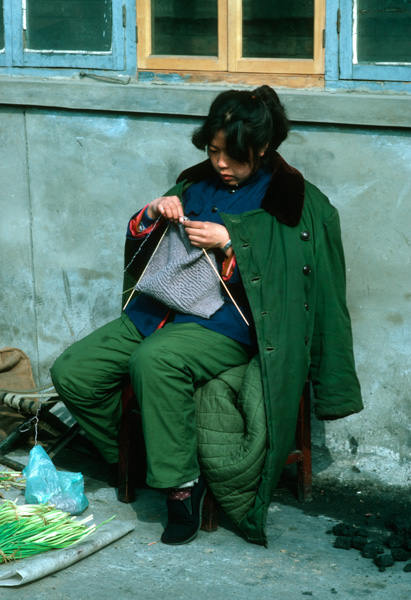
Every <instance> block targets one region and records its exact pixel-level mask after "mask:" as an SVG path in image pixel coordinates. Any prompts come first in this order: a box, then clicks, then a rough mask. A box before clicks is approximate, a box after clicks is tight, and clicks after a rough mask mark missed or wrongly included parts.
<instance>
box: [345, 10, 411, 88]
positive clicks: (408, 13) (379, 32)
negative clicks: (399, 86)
mask: <svg viewBox="0 0 411 600" xmlns="http://www.w3.org/2000/svg"><path fill="white" fill-rule="evenodd" d="M340 23H341V24H340V37H339V46H340V47H339V52H340V78H341V79H354V80H356V79H361V80H384V81H410V80H411V0H348V1H347V0H345V1H344V0H340Z"/></svg>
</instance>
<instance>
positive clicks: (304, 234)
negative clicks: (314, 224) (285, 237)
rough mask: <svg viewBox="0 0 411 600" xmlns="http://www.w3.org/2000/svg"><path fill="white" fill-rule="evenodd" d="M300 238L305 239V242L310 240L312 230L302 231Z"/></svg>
mask: <svg viewBox="0 0 411 600" xmlns="http://www.w3.org/2000/svg"><path fill="white" fill-rule="evenodd" d="M300 238H301V239H302V240H303V242H308V240H309V239H310V238H311V235H310V232H309V231H302V232H301V233H300Z"/></svg>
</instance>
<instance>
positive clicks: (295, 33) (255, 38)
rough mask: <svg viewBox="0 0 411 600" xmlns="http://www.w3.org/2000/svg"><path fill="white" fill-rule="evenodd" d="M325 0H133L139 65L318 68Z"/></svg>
mask: <svg viewBox="0 0 411 600" xmlns="http://www.w3.org/2000/svg"><path fill="white" fill-rule="evenodd" d="M324 21H325V0H288V1H287V2H283V1H282V0H208V1H207V2H205V1H204V0H191V1H190V2H189V3H187V1H186V0H137V25H138V32H139V36H138V67H139V69H151V70H156V69H157V70H176V71H181V70H187V71H189V70H195V71H223V72H232V73H279V74H281V73H284V74H294V73H297V74H321V73H324V67H323V62H324V61H323V58H324V57H323V52H324V50H323V30H324Z"/></svg>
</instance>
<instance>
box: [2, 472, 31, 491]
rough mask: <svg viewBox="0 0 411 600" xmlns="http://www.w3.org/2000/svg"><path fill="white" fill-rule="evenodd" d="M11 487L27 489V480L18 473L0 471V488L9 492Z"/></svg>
mask: <svg viewBox="0 0 411 600" xmlns="http://www.w3.org/2000/svg"><path fill="white" fill-rule="evenodd" d="M11 487H13V488H17V489H23V488H24V487H26V480H25V479H24V478H23V476H22V474H21V473H19V472H18V471H0V488H3V489H5V490H6V491H8V490H9V489H10V488H11Z"/></svg>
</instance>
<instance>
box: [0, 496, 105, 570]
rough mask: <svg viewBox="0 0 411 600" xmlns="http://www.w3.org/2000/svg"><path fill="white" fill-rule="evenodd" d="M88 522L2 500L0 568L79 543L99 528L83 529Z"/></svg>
mask: <svg viewBox="0 0 411 600" xmlns="http://www.w3.org/2000/svg"><path fill="white" fill-rule="evenodd" d="M113 518H114V517H112V519H113ZM92 519H93V515H90V516H89V517H86V518H85V519H83V520H82V521H77V520H76V517H72V516H71V515H70V514H69V513H65V512H62V511H61V510H58V509H57V508H55V507H54V506H52V505H50V504H24V505H22V506H18V505H17V503H16V502H11V501H10V500H6V501H4V503H3V505H2V506H1V507H0V564H1V563H3V562H8V561H11V560H17V559H20V558H26V557H27V556H32V555H33V554H39V553H41V552H46V551H47V550H52V549H61V548H67V547H68V546H71V545H72V544H75V543H77V542H80V541H81V540H83V539H84V538H85V537H87V536H88V535H90V534H91V533H93V532H94V531H95V530H96V529H97V528H98V527H100V525H98V526H97V525H95V524H93V525H91V526H88V527H86V523H88V522H89V521H91V520H92ZM109 521H111V519H109ZM105 523H107V521H105ZM101 525H103V523H101Z"/></svg>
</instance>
